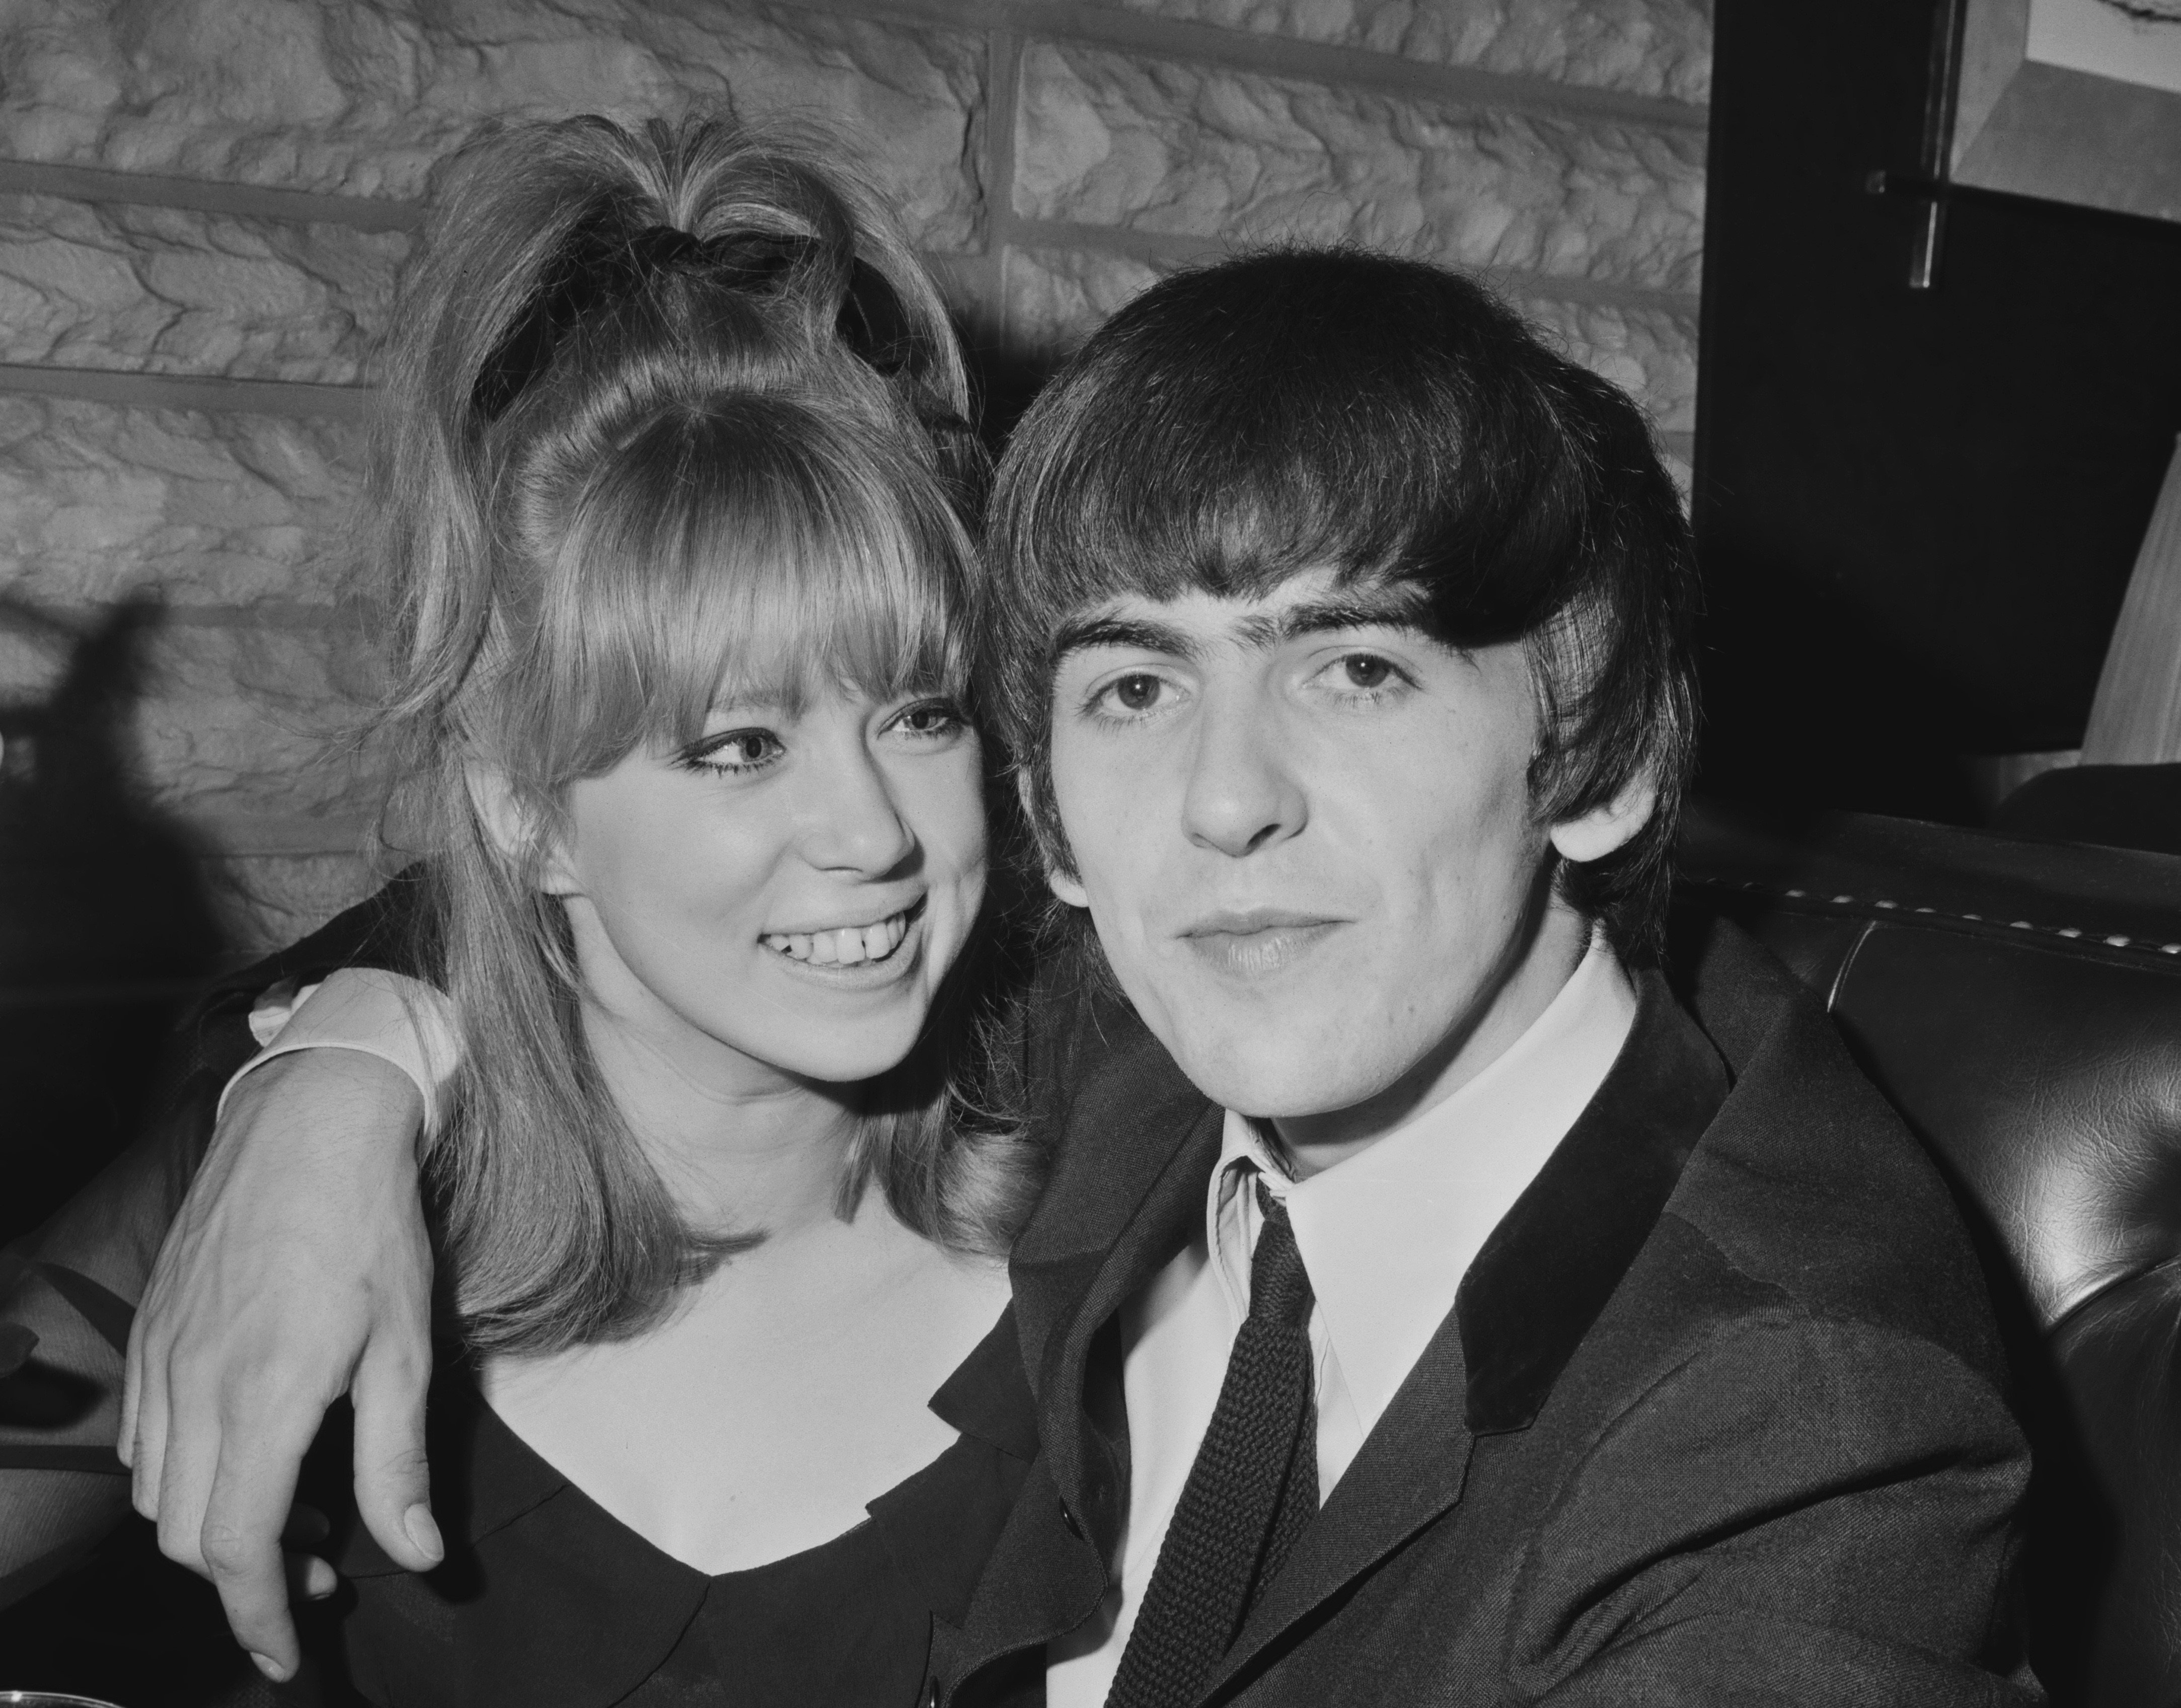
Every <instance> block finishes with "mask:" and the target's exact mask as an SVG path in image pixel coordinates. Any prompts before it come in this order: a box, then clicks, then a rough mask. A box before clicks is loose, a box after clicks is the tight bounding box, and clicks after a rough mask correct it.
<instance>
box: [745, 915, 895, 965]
mask: <svg viewBox="0 0 2181 1708" xmlns="http://www.w3.org/2000/svg"><path fill="white" fill-rule="evenodd" d="M907 936H908V909H903V910H902V911H901V912H900V913H897V914H895V915H892V916H891V917H890V918H886V919H882V920H880V921H879V922H878V923H877V924H876V925H873V926H838V927H837V928H836V929H834V930H832V931H773V932H768V933H767V934H766V935H765V938H764V942H765V947H766V948H769V949H776V950H778V951H779V952H780V953H781V954H784V955H786V956H787V958H788V959H790V960H795V961H809V963H810V964H811V965H813V966H820V967H831V966H842V967H850V966H854V965H857V963H859V962H860V961H882V960H884V959H886V957H887V956H888V955H890V954H892V953H893V952H894V951H895V950H896V949H897V948H900V947H901V940H902V939H903V937H907Z"/></svg>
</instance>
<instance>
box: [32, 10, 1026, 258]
mask: <svg viewBox="0 0 2181 1708" xmlns="http://www.w3.org/2000/svg"><path fill="white" fill-rule="evenodd" d="M0 66H4V68H5V73H6V75H5V84H4V91H3V92H0V155H12V156H14V157H15V158H20V159H28V160H51V161H69V162H75V163H85V164H96V165H100V166H108V167H116V168H120V169H124V170H131V171H140V172H165V173H177V174H184V175H186V176H190V177H198V178H207V179H219V180H231V181H235V182H241V183H249V184H268V185H281V186H284V187H287V188H292V189H316V190H327V191H346V192H350V193H353V194H356V195H363V196H417V195H419V194H421V193H422V191H424V189H425V187H426V184H427V181H428V177H429V174H430V171H431V169H432V167H433V163H435V162H437V161H439V159H441V158H444V156H445V155H446V154H447V153H448V152H450V150H452V149H453V148H455V147H456V146H459V145H460V144H461V143H462V142H463V141H465V140H466V139H467V138H468V137H469V136H470V135H472V133H474V132H475V131H476V130H477V129H478V126H479V125H480V124H482V123H483V122H484V121H485V120H487V119H489V118H494V117H500V116H545V115H552V114H560V113H579V112H606V113H617V114H620V115H622V116H625V117H630V118H640V117H644V116H648V115H649V114H652V113H674V112H676V111H681V110H685V109H687V108H695V107H709V108H719V107H721V106H723V105H726V104H727V103H729V102H732V105H733V106H734V108H736V109H737V111H739V112H741V113H743V114H744V115H745V116H747V117H758V116H762V115H766V114H770V113H779V112H782V111H788V110H792V111H797V112H803V113H816V114H819V115H821V116H824V117H828V118H831V119H836V120H846V121H848V122H849V123H851V124H853V125H854V126H855V128H856V129H857V130H859V131H861V132H862V133H863V134H864V135H868V136H870V137H872V138H875V139H878V143H877V146H875V147H874V148H873V150H872V158H871V160H870V164H871V166H872V168H873V169H874V170H875V172H876V173H877V174H878V175H879V176H880V177H881V179H882V180H884V181H885V182H886V184H887V185H889V187H890V188H891V189H892V191H893V192H894V193H895V195H896V196H897V207H898V210H899V211H900V213H902V215H903V218H905V219H906V220H907V222H908V225H909V227H910V229H911V230H912V231H913V232H914V234H915V235H916V237H917V240H919V242H922V243H925V244H928V245H930V246H934V247H936V248H942V249H959V248H963V247H965V246H969V244H970V243H971V242H972V241H973V240H974V239H975V235H976V231H977V227H978V218H979V187H978V184H977V181H976V178H975V173H974V172H973V171H972V169H970V167H969V153H970V150H969V142H970V137H971V132H972V130H973V127H974V125H975V119H976V110H977V107H978V104H979V102H980V101H981V98H982V89H983V76H984V47H983V43H982V41H981V40H980V38H979V37H977V36H973V35H969V34H966V33H958V32H953V31H947V30H927V29H919V28H914V27H912V26H908V25H893V24H886V23H877V22H870V21H865V20H858V19H833V18H827V17H824V16H822V15H817V14H812V13H810V12H809V11H807V10H804V9H803V8H797V7H794V6H786V5H783V6H778V7H765V6H761V5H757V4H752V3H748V0H743V3H721V0H681V3H676V4H663V5H662V4H645V3H642V0H553V3H546V0H462V3H446V0H340V3H339V4H324V3H315V4H313V3H302V0H156V3H141V0H139V3H126V0H13V3H11V4H10V5H8V7H6V8H4V9H0Z"/></svg>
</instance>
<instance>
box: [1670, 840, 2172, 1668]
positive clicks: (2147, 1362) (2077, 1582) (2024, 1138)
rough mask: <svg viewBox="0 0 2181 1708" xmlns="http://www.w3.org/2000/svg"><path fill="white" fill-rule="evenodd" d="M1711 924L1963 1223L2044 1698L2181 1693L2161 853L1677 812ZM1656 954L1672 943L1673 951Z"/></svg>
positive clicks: (1685, 866) (1700, 917)
mask: <svg viewBox="0 0 2181 1708" xmlns="http://www.w3.org/2000/svg"><path fill="white" fill-rule="evenodd" d="M1681 902H1682V904H1683V905H1682V906H1681V908H1680V909H1677V915H1676V930H1677V931H1700V930H1701V929H1702V928H1703V921H1704V920H1705V919H1706V918H1707V917H1708V916H1709V915H1725V916H1728V917H1730V918H1732V919H1734V920H1737V922H1739V923H1740V924H1742V926H1744V927H1745V928H1746V929H1748V930H1750V931H1753V933H1754V934H1755V935H1756V936H1757V937H1759V940H1760V941H1762V942H1764V943H1765V944H1766V945H1767V946H1768V947H1770V948H1771V949H1772V950H1773V952H1774V953H1776V954H1778V955H1779V956H1780V957H1781V959H1783V960H1785V961H1786V963H1787V965H1789V966H1790V967H1792V969H1793V970H1795V972H1796V973H1797V975H1798V976H1800V977H1802V978H1803V981H1805V982H1806V983H1808V986H1809V987H1810V988H1811V989H1812V990H1813V991H1814V992H1816V993H1817V994H1818V996H1819V998H1821V999H1822V1000H1823V1001H1824V1002H1825V1005H1826V1007H1827V1008H1828V1009H1830V1012H1831V1014H1832V1015H1833V1017H1834V1020H1836V1023H1837V1024H1838V1025H1839V1026H1840V1028H1841V1031H1842V1032H1843V1033H1844V1034H1845V1035H1846V1036H1847V1040H1848V1042H1849V1044H1850V1046H1851V1047H1852V1049H1853V1050H1854V1051H1855V1052H1856V1053H1857V1054H1858V1057H1859V1058H1860V1059H1861V1060H1862V1062H1863V1064H1864V1068H1865V1070H1866V1071H1868V1072H1869V1074H1870V1075H1871V1077H1872V1078H1873V1079H1874V1080H1875V1081H1877V1083H1878V1085H1879V1086H1880V1088H1881V1089H1882V1090H1884V1091H1885V1092H1886V1095H1887V1096H1888V1097H1891V1099H1892V1100H1893V1103H1894V1105H1895V1106H1896V1107H1897V1108H1898V1109H1899V1110H1900V1111H1901V1113H1902V1115H1903V1116H1905V1117H1906V1118H1907V1119H1908V1124H1909V1125H1910V1126H1912V1127H1913V1129H1914V1130H1916V1132H1917V1133H1918V1134H1919V1136H1921V1137H1922V1138H1923V1139H1924V1141H1925V1143H1926V1144H1928V1145H1929V1146H1930V1148H1931V1150H1932V1152H1933V1154H1934V1155H1935V1157H1936V1158H1937V1159H1938V1161H1939V1163H1940V1164H1941V1167H1942V1168H1943V1169H1946V1172H1947V1174H1948V1175H1949V1177H1950V1178H1951V1180H1952V1183H1953V1185H1954V1186H1955V1189H1956V1192H1957V1197H1959V1199H1960V1201H1961V1202H1962V1205H1963V1210H1964V1212H1965V1213H1966V1214H1967V1215H1968V1218H1969V1219H1970V1222H1971V1224H1972V1227H1973V1229H1974V1231H1975V1233H1976V1235H1978V1237H1979V1242H1980V1244H1981V1246H1982V1248H1983V1251H1984V1254H1985V1260H1986V1267H1987V1269H1988V1272H1989V1274H1990V1275H1991V1281H1992V1285H1993V1291H1994V1295H1995V1297H1996V1301H1997V1303H1998V1306H1999V1310H2000V1315H2001V1321H2002V1329H2004V1330H2005V1331H2006V1332H2007V1335H2008V1336H2009V1339H2010V1341H2011V1343H2012V1346H2013V1353H2014V1368H2015V1370H2016V1374H2017V1379H2018V1396H2017V1397H2018V1407H2019V1410H2020V1412H2021V1415H2022V1418H2023V1420H2024V1428H2025V1429H2026V1430H2027V1431H2028V1433H2029V1438H2030V1441H2031V1444H2032V1446H2033V1448H2034V1450H2035V1456H2036V1470H2035V1477H2034V1481H2033V1485H2032V1491H2031V1500H2030V1515H2029V1570H2028V1574H2027V1578H2028V1594H2029V1628H2030V1633H2031V1651H2032V1655H2033V1659H2034V1660H2035V1664H2036V1666H2037V1669H2038V1672H2039V1675H2040V1677H2041V1678H2043V1679H2044V1680H2045V1682H2046V1685H2047V1686H2048V1687H2049V1688H2050V1689H2051V1692H2052V1694H2053V1699H2054V1700H2055V1702H2056V1703H2057V1704H2060V1705H2063V1708H2066V1705H2081V1708H2152V1705H2156V1708H2173V1704H2175V1703H2177V1702H2181V857H2176V856H2173V855H2171V854H2148V853H2136V852H2132V851H2129V850H2125V849H2120V848H2094V847H2087V846H2082V845H2077V844H2059V843H2049V842H2035V841H2028V840H2020V839H2017V838H2014V837H2004V836H1996V835H1991V834H1986V833H1983V832H1974V831H1966V830H1956V829H1951V828H1947V827H1945V826H1935V825H1925V824H1917V823H1913V822H1910V821H1905V820H1898V819H1884V818H1873V817H1864V816H1859V815H1827V816H1823V817H1819V818H1816V819H1813V820H1811V821H1808V822H1807V823H1805V824H1803V825H1800V826H1795V827H1793V828H1792V829H1791V830H1782V829H1780V828H1778V827H1777V826H1761V825H1759V824H1757V823H1754V822H1751V821H1741V820H1737V818H1735V817H1733V816H1731V815H1728V814H1726V813H1725V812H1722V811H1720V810H1716V809H1699V810H1697V811H1695V812H1693V813H1692V815H1691V819H1690V822H1689V824H1688V826H1687V830H1686V832H1685V833H1684V837H1683V845H1682V878H1681ZM1671 959H1672V957H1671V956H1670V963H1671Z"/></svg>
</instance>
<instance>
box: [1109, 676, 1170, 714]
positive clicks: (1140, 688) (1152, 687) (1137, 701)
mask: <svg viewBox="0 0 2181 1708" xmlns="http://www.w3.org/2000/svg"><path fill="white" fill-rule="evenodd" d="M1165 686H1166V684H1165V683H1162V682H1161V681H1160V680H1159V679H1158V678H1157V677H1155V676H1124V677H1121V678H1120V679H1119V680H1118V681H1117V682H1113V683H1109V684H1107V688H1106V694H1105V698H1106V699H1108V700H1110V701H1111V702H1112V703H1113V705H1114V706H1115V707H1117V708H1118V710H1122V711H1149V710H1151V708H1152V707H1153V706H1155V705H1157V704H1158V698H1159V692H1160V690H1161V689H1162V688H1165Z"/></svg>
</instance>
